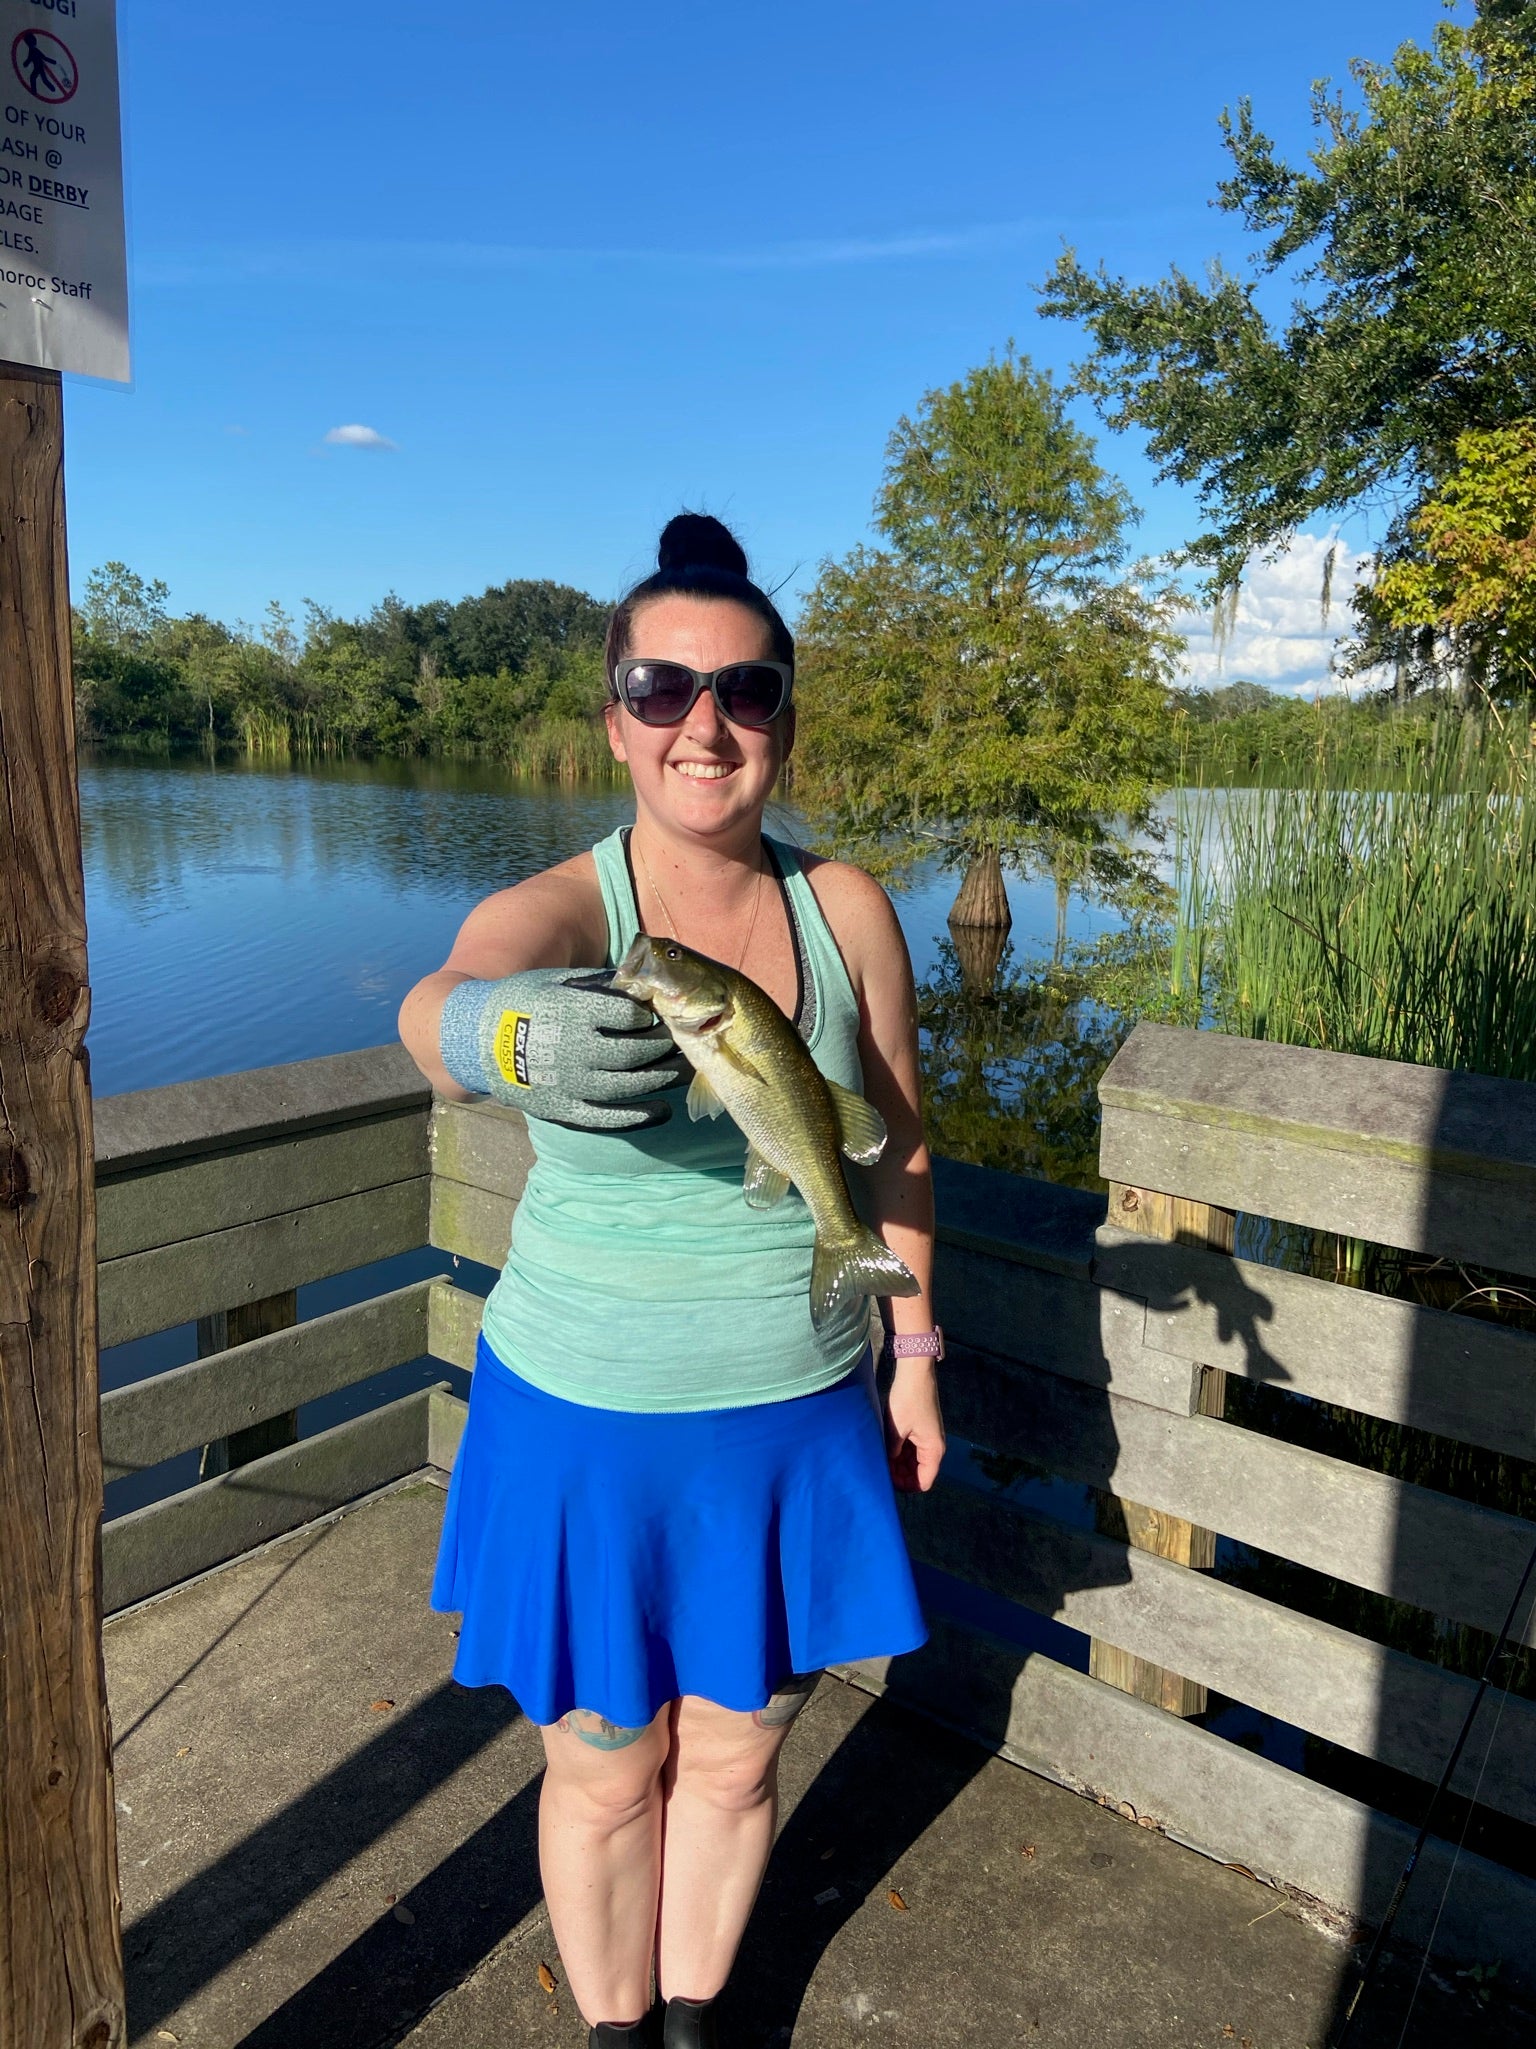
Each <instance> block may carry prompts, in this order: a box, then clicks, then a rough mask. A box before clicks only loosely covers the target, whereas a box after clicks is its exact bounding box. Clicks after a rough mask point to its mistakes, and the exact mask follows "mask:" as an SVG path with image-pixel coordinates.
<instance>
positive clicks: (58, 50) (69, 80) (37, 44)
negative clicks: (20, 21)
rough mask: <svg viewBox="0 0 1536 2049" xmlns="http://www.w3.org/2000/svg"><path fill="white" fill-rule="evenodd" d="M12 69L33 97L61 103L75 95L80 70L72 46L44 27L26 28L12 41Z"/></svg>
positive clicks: (45, 102)
mask: <svg viewBox="0 0 1536 2049" xmlns="http://www.w3.org/2000/svg"><path fill="white" fill-rule="evenodd" d="M11 69H12V70H13V71H14V72H15V74H16V76H17V77H18V78H19V79H20V80H21V82H22V84H23V85H24V86H25V87H26V89H27V91H28V92H29V93H31V95H32V97H33V99H35V100H41V101H42V102H43V104H44V105H45V106H49V107H61V106H62V105H63V104H64V102H65V101H66V100H72V99H73V98H74V96H75V87H76V86H77V85H78V84H79V83H80V71H79V67H78V66H77V65H76V63H75V60H74V58H73V56H72V55H71V54H70V51H69V47H68V45H67V44H65V43H61V42H60V41H59V39H58V37H57V36H55V35H50V34H49V32H48V30H47V29H45V28H24V29H23V30H22V32H21V34H20V35H19V36H18V37H17V38H16V40H15V42H14V43H12V45H11Z"/></svg>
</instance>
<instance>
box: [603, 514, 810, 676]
mask: <svg viewBox="0 0 1536 2049" xmlns="http://www.w3.org/2000/svg"><path fill="white" fill-rule="evenodd" d="M670 597H685V598H724V599H727V600H729V602H730V603H731V604H733V605H745V606H746V608H747V610H748V611H749V612H755V613H756V614H757V616H758V618H759V619H761V620H762V622H763V624H764V625H765V626H766V627H767V628H768V637H769V642H770V648H769V652H770V654H771V656H772V658H773V660H774V661H776V662H788V663H789V664H790V665H791V666H793V664H794V659H795V641H794V635H793V634H792V633H791V632H790V630H789V628H788V627H787V626H786V625H785V624H784V621H783V619H782V618H781V617H780V616H779V609H778V606H777V605H775V604H774V602H773V600H772V598H770V597H769V596H768V594H767V593H766V591H761V590H759V589H758V587H757V585H756V584H755V583H753V581H752V579H751V578H750V577H749V576H748V575H747V558H746V556H745V554H744V553H743V552H742V547H741V543H740V542H739V541H738V540H737V538H736V536H735V535H734V534H733V533H732V532H731V530H730V528H729V527H728V526H725V525H724V524H722V522H721V521H720V520H718V519H714V518H712V517H711V516H710V514H708V513H707V512H679V513H678V514H677V515H676V516H675V517H674V518H672V519H669V520H668V521H667V523H666V525H665V526H664V527H663V528H662V530H661V540H660V541H659V542H658V544H657V548H656V567H655V569H654V570H653V571H652V573H651V574H650V575H649V576H647V577H642V579H641V580H640V582H639V583H637V584H636V585H635V586H634V588H633V590H631V591H629V592H627V593H626V595H625V596H624V597H622V598H620V600H619V602H618V604H617V605H615V606H614V608H613V617H612V618H611V619H610V620H609V621H608V637H607V641H606V643H605V645H604V649H603V653H604V658H605V661H604V666H605V670H606V674H607V678H608V693H609V695H610V697H611V696H612V694H613V675H614V670H615V669H616V668H617V667H618V665H619V663H620V662H622V661H623V659H624V657H625V656H626V655H627V654H628V653H629V651H630V647H629V642H630V634H631V631H632V629H633V627H634V623H635V614H636V612H637V611H639V609H640V607H641V606H642V605H644V604H647V603H648V602H649V601H650V600H651V599H652V598H670Z"/></svg>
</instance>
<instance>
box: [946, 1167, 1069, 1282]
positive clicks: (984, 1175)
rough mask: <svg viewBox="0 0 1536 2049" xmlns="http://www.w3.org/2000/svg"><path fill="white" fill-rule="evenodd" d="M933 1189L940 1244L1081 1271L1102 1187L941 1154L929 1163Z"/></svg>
mask: <svg viewBox="0 0 1536 2049" xmlns="http://www.w3.org/2000/svg"><path fill="white" fill-rule="evenodd" d="M933 1193H934V1205H935V1208H936V1210H937V1212H938V1236H939V1242H940V1244H942V1245H952V1246H955V1247H957V1248H961V1249H964V1250H968V1251H971V1252H977V1253H986V1254H990V1255H991V1256H992V1257H994V1258H996V1259H1003V1260H1013V1261H1022V1262H1024V1263H1025V1264H1027V1265H1029V1266H1032V1267H1036V1268H1038V1269H1039V1270H1040V1271H1041V1272H1043V1273H1058V1274H1067V1275H1072V1276H1075V1277H1076V1278H1077V1279H1078V1280H1086V1279H1087V1278H1088V1274H1089V1269H1090V1267H1091V1265H1092V1261H1093V1234H1094V1231H1095V1229H1096V1228H1097V1226H1098V1225H1099V1224H1101V1223H1102V1222H1103V1221H1104V1198H1103V1196H1102V1195H1093V1194H1090V1193H1089V1192H1087V1191H1086V1190H1084V1189H1081V1188H1062V1187H1060V1186H1058V1184H1057V1183H1056V1182H1054V1181H1032V1180H1030V1179H1029V1178H1028V1177H1027V1176H1026V1175H1023V1174H1003V1173H999V1172H998V1170H997V1169H996V1168H995V1167H972V1166H970V1165H968V1164H967V1163H965V1162H963V1161H960V1160H944V1159H936V1160H935V1161H934V1163H933Z"/></svg>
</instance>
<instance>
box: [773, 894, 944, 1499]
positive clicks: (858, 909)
mask: <svg viewBox="0 0 1536 2049" xmlns="http://www.w3.org/2000/svg"><path fill="white" fill-rule="evenodd" d="M807 867H808V873H809V879H810V881H811V884H812V887H813V889H815V892H816V897H817V901H818V902H819V903H820V904H821V907H822V909H823V910H824V911H825V912H826V915H827V922H828V924H830V925H831V927H832V931H833V936H834V937H835V938H836V940H837V942H838V945H839V947H840V948H841V950H842V955H843V959H844V961H845V963H846V964H847V967H848V972H849V976H850V979H851V980H852V982H853V986H854V990H855V993H856V994H857V996H858V999H859V1060H860V1064H861V1065H862V1067H863V1070H864V1094H865V1095H866V1097H867V1098H868V1099H869V1101H870V1102H871V1103H873V1104H874V1106H875V1108H876V1109H877V1110H878V1111H879V1112H880V1115H881V1116H882V1117H883V1118H884V1119H885V1128H886V1132H887V1134H888V1136H887V1139H886V1146H885V1151H884V1152H883V1153H882V1154H881V1155H880V1158H879V1160H878V1161H877V1162H876V1164H875V1165H874V1166H873V1167H868V1168H865V1169H864V1170H863V1173H864V1181H863V1186H864V1187H865V1189H867V1191H868V1194H869V1207H870V1213H871V1219H872V1221H873V1223H874V1225H875V1228H876V1229H877V1230H878V1231H879V1233H880V1235H881V1237H882V1238H884V1240H885V1242H886V1243H887V1245H889V1246H890V1248H891V1250H892V1251H893V1252H894V1253H896V1254H897V1256H898V1257H899V1258H900V1259H902V1260H903V1261H905V1263H906V1265H907V1266H908V1267H909V1268H910V1270H911V1271H912V1273H913V1274H915V1275H916V1277H917V1279H918V1281H919V1283H920V1284H921V1289H922V1292H921V1293H920V1294H917V1295H895V1296H892V1297H891V1299H890V1301H889V1302H888V1303H886V1304H884V1305H883V1306H884V1308H885V1311H886V1314H887V1317H888V1319H889V1321H890V1324H891V1326H892V1328H893V1329H895V1330H897V1331H926V1330H931V1329H932V1328H933V1326H934V1324H935V1323H936V1322H937V1320H938V1319H937V1317H936V1316H935V1314H934V1304H933V1231H934V1222H933V1172H932V1168H931V1166H930V1164H929V1159H928V1146H927V1143H926V1141H925V1139H924V1137H923V1112H922V1084H921V1079H920V1073H919V1067H918V1053H917V994H916V990H915V989H914V987H913V982H912V962H911V958H910V956H909V955H908V953H907V943H906V939H905V938H904V936H903V934H902V930H901V926H900V924H899V923H898V922H897V918H896V913H895V911H894V910H893V909H892V907H891V901H890V898H889V897H888V896H887V895H886V893H885V891H884V890H883V889H882V888H881V887H880V885H879V884H878V883H877V882H874V881H873V880H871V878H870V877H869V876H867V875H866V874H864V873H863V871H862V870H861V869H858V868H850V867H845V866H843V865H842V864H841V863H834V862H823V863H819V864H816V865H814V866H812V865H811V864H809V863H808V864H807ZM887 1413H888V1417H889V1423H890V1428H889V1430H888V1432H887V1447H888V1449H889V1451H890V1454H891V1467H892V1474H893V1477H894V1479H895V1481H896V1484H897V1486H898V1487H901V1488H903V1489H913V1488H918V1489H927V1488H929V1487H931V1486H932V1485H933V1483H934V1480H935V1479H936V1478H937V1477H938V1470H939V1462H940V1460H941V1459H942V1458H943V1456H944V1427H943V1422H942V1419H941V1417H940V1415H939V1402H938V1378H937V1373H936V1370H935V1364H934V1361H933V1360H931V1359H921V1358H919V1359H899V1360H898V1361H897V1362H896V1372H895V1378H894V1380H893V1381H892V1383H891V1389H890V1395H889V1397H888V1403H887Z"/></svg>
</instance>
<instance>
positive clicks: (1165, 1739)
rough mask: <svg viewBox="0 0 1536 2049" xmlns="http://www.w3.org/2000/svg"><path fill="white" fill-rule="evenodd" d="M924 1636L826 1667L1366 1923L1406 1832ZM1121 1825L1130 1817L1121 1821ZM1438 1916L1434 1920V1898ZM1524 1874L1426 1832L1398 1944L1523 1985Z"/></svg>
mask: <svg viewBox="0 0 1536 2049" xmlns="http://www.w3.org/2000/svg"><path fill="white" fill-rule="evenodd" d="M929 1628H930V1632H931V1634H930V1638H929V1642H928V1644H927V1645H926V1646H925V1647H924V1649H922V1650H920V1651H915V1652H912V1653H910V1654H909V1655H907V1656H906V1657H903V1658H894V1659H892V1658H881V1659H874V1660H871V1661H870V1662H869V1663H867V1664H863V1665H854V1666H842V1667H836V1668H834V1669H835V1670H837V1671H838V1672H839V1674H840V1676H843V1677H846V1678H848V1679H850V1680H852V1682H853V1683H854V1684H855V1685H857V1686H860V1687H862V1688H864V1689H865V1690H866V1691H868V1692H871V1693H884V1692H887V1691H888V1692H889V1693H890V1694H891V1696H892V1698H893V1699H897V1700H901V1701H904V1702H906V1703H908V1704H909V1705H911V1706H913V1707H916V1708H919V1709H921V1710H922V1711H923V1712H925V1713H928V1714H931V1715H933V1716H934V1717H935V1718H936V1719H937V1720H939V1721H942V1722H944V1723H946V1724H948V1726H950V1727H951V1728H958V1729H961V1730H963V1731H964V1732H965V1733H966V1734H967V1735H970V1736H973V1737H975V1738H977V1739H978V1740H979V1741H980V1742H982V1743H984V1744H985V1745H986V1746H987V1747H988V1748H989V1749H992V1750H995V1751H997V1752H999V1753H1000V1754H1001V1755H1002V1756H1004V1757H1007V1758H1010V1759H1011V1760H1012V1761H1013V1762H1014V1763H1016V1764H1021V1765H1023V1766H1025V1767H1026V1769H1028V1770H1030V1771H1034V1772H1038V1773H1040V1774H1041V1775H1042V1776H1043V1777H1045V1778H1049V1779H1053V1780H1055V1781H1056V1782H1057V1783H1058V1784H1066V1785H1068V1786H1070V1787H1072V1788H1073V1790H1074V1791H1078V1792H1087V1793H1089V1794H1091V1795H1094V1796H1097V1797H1099V1798H1101V1799H1104V1800H1107V1801H1109V1802H1112V1803H1123V1804H1126V1805H1129V1806H1130V1807H1131V1808H1133V1809H1134V1810H1135V1812H1136V1813H1137V1814H1138V1815H1145V1816H1147V1817H1148V1819H1150V1820H1154V1821H1156V1822H1157V1823H1158V1825H1159V1826H1160V1827H1162V1828H1164V1829H1165V1830H1166V1831H1167V1832H1168V1833H1169V1834H1170V1835H1172V1836H1174V1837H1175V1838H1176V1839H1177V1840H1178V1841H1180V1842H1185V1843H1188V1844H1190V1845H1191V1846H1193V1847H1194V1848H1197V1849H1200V1850H1203V1851H1204V1852H1205V1853H1206V1854H1207V1855H1208V1856H1212V1857H1216V1858H1218V1859H1220V1860H1221V1861H1222V1862H1225V1863H1234V1864H1242V1865H1245V1866H1246V1867H1247V1868H1248V1869H1249V1870H1250V1871H1255V1872H1258V1873H1259V1874H1260V1875H1261V1876H1263V1877H1265V1878H1268V1879H1270V1880H1272V1881H1273V1882H1275V1883H1277V1884H1282V1885H1292V1886H1296V1887H1297V1888H1298V1889H1299V1890H1300V1891H1302V1892H1304V1893H1308V1894H1310V1895H1311V1896H1312V1897H1313V1898H1314V1899H1319V1900H1323V1901H1325V1902H1327V1903H1328V1904H1329V1905H1331V1906H1334V1907H1337V1908H1340V1909H1342V1910H1343V1911H1344V1912H1346V1913H1349V1914H1353V1915H1357V1916H1359V1917H1360V1918H1361V1919H1362V1920H1364V1921H1366V1922H1368V1923H1369V1922H1373V1921H1378V1920H1379V1919H1380V1918H1381V1915H1382V1913H1383V1912H1384V1910H1385V1908H1386V1904H1387V1899H1388V1895H1389V1894H1390V1891H1391V1888H1392V1884H1393V1881H1394V1880H1395V1878H1396V1876H1397V1874H1398V1872H1399V1871H1400V1870H1401V1869H1402V1867H1403V1864H1404V1862H1405V1861H1406V1859H1407V1856H1408V1852H1409V1850H1410V1849H1411V1848H1412V1846H1413V1838H1414V1830H1413V1829H1412V1828H1411V1827H1410V1826H1409V1825H1408V1824H1407V1823H1405V1822H1400V1821H1394V1820H1392V1819H1391V1818H1390V1817H1389V1816H1387V1815H1384V1814H1380V1813H1377V1812H1376V1811H1375V1810H1373V1809H1372V1808H1369V1807H1366V1806H1364V1805H1362V1803H1361V1802H1359V1801H1357V1800H1351V1799H1349V1798H1348V1797H1347V1796H1346V1795H1344V1794H1342V1793H1336V1792H1334V1791H1333V1790H1332V1789H1331V1788H1329V1787H1327V1786H1320V1785H1317V1784H1315V1783H1313V1782H1312V1781H1311V1780H1309V1779H1305V1778H1303V1777H1301V1775H1300V1774H1299V1773H1296V1772H1292V1771H1288V1770H1287V1769H1286V1768H1285V1767H1284V1766H1283V1765H1279V1764H1275V1763H1273V1762H1272V1761H1271V1760H1270V1759H1268V1758H1263V1757H1256V1756H1254V1755H1253V1754H1252V1753H1251V1752H1250V1751H1247V1750H1244V1749H1242V1748H1241V1747H1240V1746H1239V1745H1237V1744H1235V1743H1226V1742H1223V1741H1222V1739H1221V1738H1220V1737H1219V1736H1213V1735H1212V1734H1211V1733H1210V1732H1209V1731H1208V1730H1205V1729H1201V1728H1198V1727H1196V1726H1195V1725H1193V1724H1192V1723H1189V1722H1185V1721H1181V1720H1180V1719H1179V1717H1178V1716H1176V1715H1165V1714H1163V1713H1162V1712H1161V1711H1160V1710H1159V1709H1157V1708H1154V1707H1149V1706H1148V1705H1147V1704H1146V1703H1145V1702H1144V1701H1139V1700H1136V1699H1134V1698H1133V1697H1132V1696H1131V1695H1130V1694H1128V1693H1121V1692H1119V1691H1118V1690H1117V1689H1116V1688H1114V1687H1110V1686H1104V1685H1101V1684H1100V1683H1099V1681H1097V1680H1096V1679H1091V1678H1089V1677H1088V1675H1087V1674H1086V1673H1082V1672H1073V1671H1070V1670H1068V1669H1067V1668H1066V1667H1065V1666H1063V1665H1058V1664H1056V1663H1055V1662H1054V1660H1052V1659H1050V1658H1046V1657H1043V1656H1041V1655H1040V1654H1039V1653H1038V1652H1035V1653H1030V1654H1028V1655H1027V1656H1026V1654H1025V1653H1024V1652H1022V1651H1020V1650H1019V1649H1018V1648H1017V1647H1015V1646H1013V1645H1009V1644H1005V1643H1002V1642H1000V1641H999V1640H998V1639H997V1638H995V1637H990V1636H985V1635H983V1634H981V1633H980V1632H978V1631H973V1630H969V1629H966V1628H963V1627H961V1625H960V1624H958V1623H954V1622H950V1621H948V1620H946V1619H945V1618H943V1617H938V1616H935V1617H932V1618H931V1619H930V1623H929ZM1127 1826H1134V1824H1133V1823H1130V1822H1128V1823H1127ZM1453 1870H1454V1875H1455V1883H1454V1884H1448V1881H1449V1880H1450V1878H1451V1876H1452V1872H1453ZM1442 1900H1443V1901H1444V1913H1443V1916H1442V1917H1441V1918H1440V1920H1439V1922H1438V1924H1435V1925H1432V1924H1434V1917H1435V1914H1436V1909H1437V1907H1438V1905H1439V1903H1440V1902H1441V1901H1442ZM1532 1927H1536V1881H1533V1880H1531V1879H1529V1878H1526V1877H1523V1876H1521V1875H1520V1874H1519V1873H1516V1872H1513V1871H1509V1870H1506V1869H1505V1868H1504V1867H1503V1866H1502V1865H1499V1864H1494V1863H1492V1862H1490V1861H1489V1860H1488V1859H1487V1858H1484V1857H1478V1856H1476V1855H1473V1854H1471V1853H1468V1852H1466V1851H1463V1852H1462V1853H1461V1855H1460V1856H1459V1858H1458V1857H1457V1855H1456V1852H1455V1851H1454V1849H1453V1848H1452V1846H1451V1845H1450V1844H1448V1843H1445V1842H1442V1841H1441V1840H1440V1839H1439V1838H1438V1837H1431V1838H1430V1840H1429V1842H1428V1843H1427V1844H1426V1846H1425V1850H1424V1856H1423V1861H1422V1863H1421V1864H1420V1867H1419V1877H1418V1882H1417V1883H1415V1884H1414V1885H1412V1886H1410V1887H1409V1889H1408V1893H1407V1895H1406V1897H1405V1899H1404V1902H1403V1909H1402V1916H1401V1918H1400V1920H1399V1922H1398V1928H1399V1931H1400V1933H1401V1937H1402V1939H1403V1941H1404V1942H1405V1943H1406V1944H1408V1945H1410V1946H1414V1945H1423V1944H1425V1943H1427V1942H1428V1941H1429V1939H1430V1937H1431V1935H1433V1938H1434V1945H1435V1949H1436V1951H1437V1953H1439V1954H1441V1955H1443V1956H1448V1957H1450V1958H1451V1959H1452V1960H1454V1961H1456V1962H1458V1963H1467V1964H1471V1963H1476V1962H1486V1961H1487V1960H1488V1959H1489V1958H1490V1957H1495V1956H1497V1957H1502V1958H1503V1959H1504V1960H1505V1961H1504V1967H1503V1968H1504V1972H1505V1974H1506V1975H1507V1976H1508V1977H1510V1978H1511V1979H1512V1980H1513V1981H1515V1982H1518V1983H1521V1984H1523V1985H1527V1986H1528V1985H1531V1984H1532V1983H1536V1951H1533V1949H1532V1946H1531V1940H1530V1931H1531V1929H1532Z"/></svg>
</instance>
